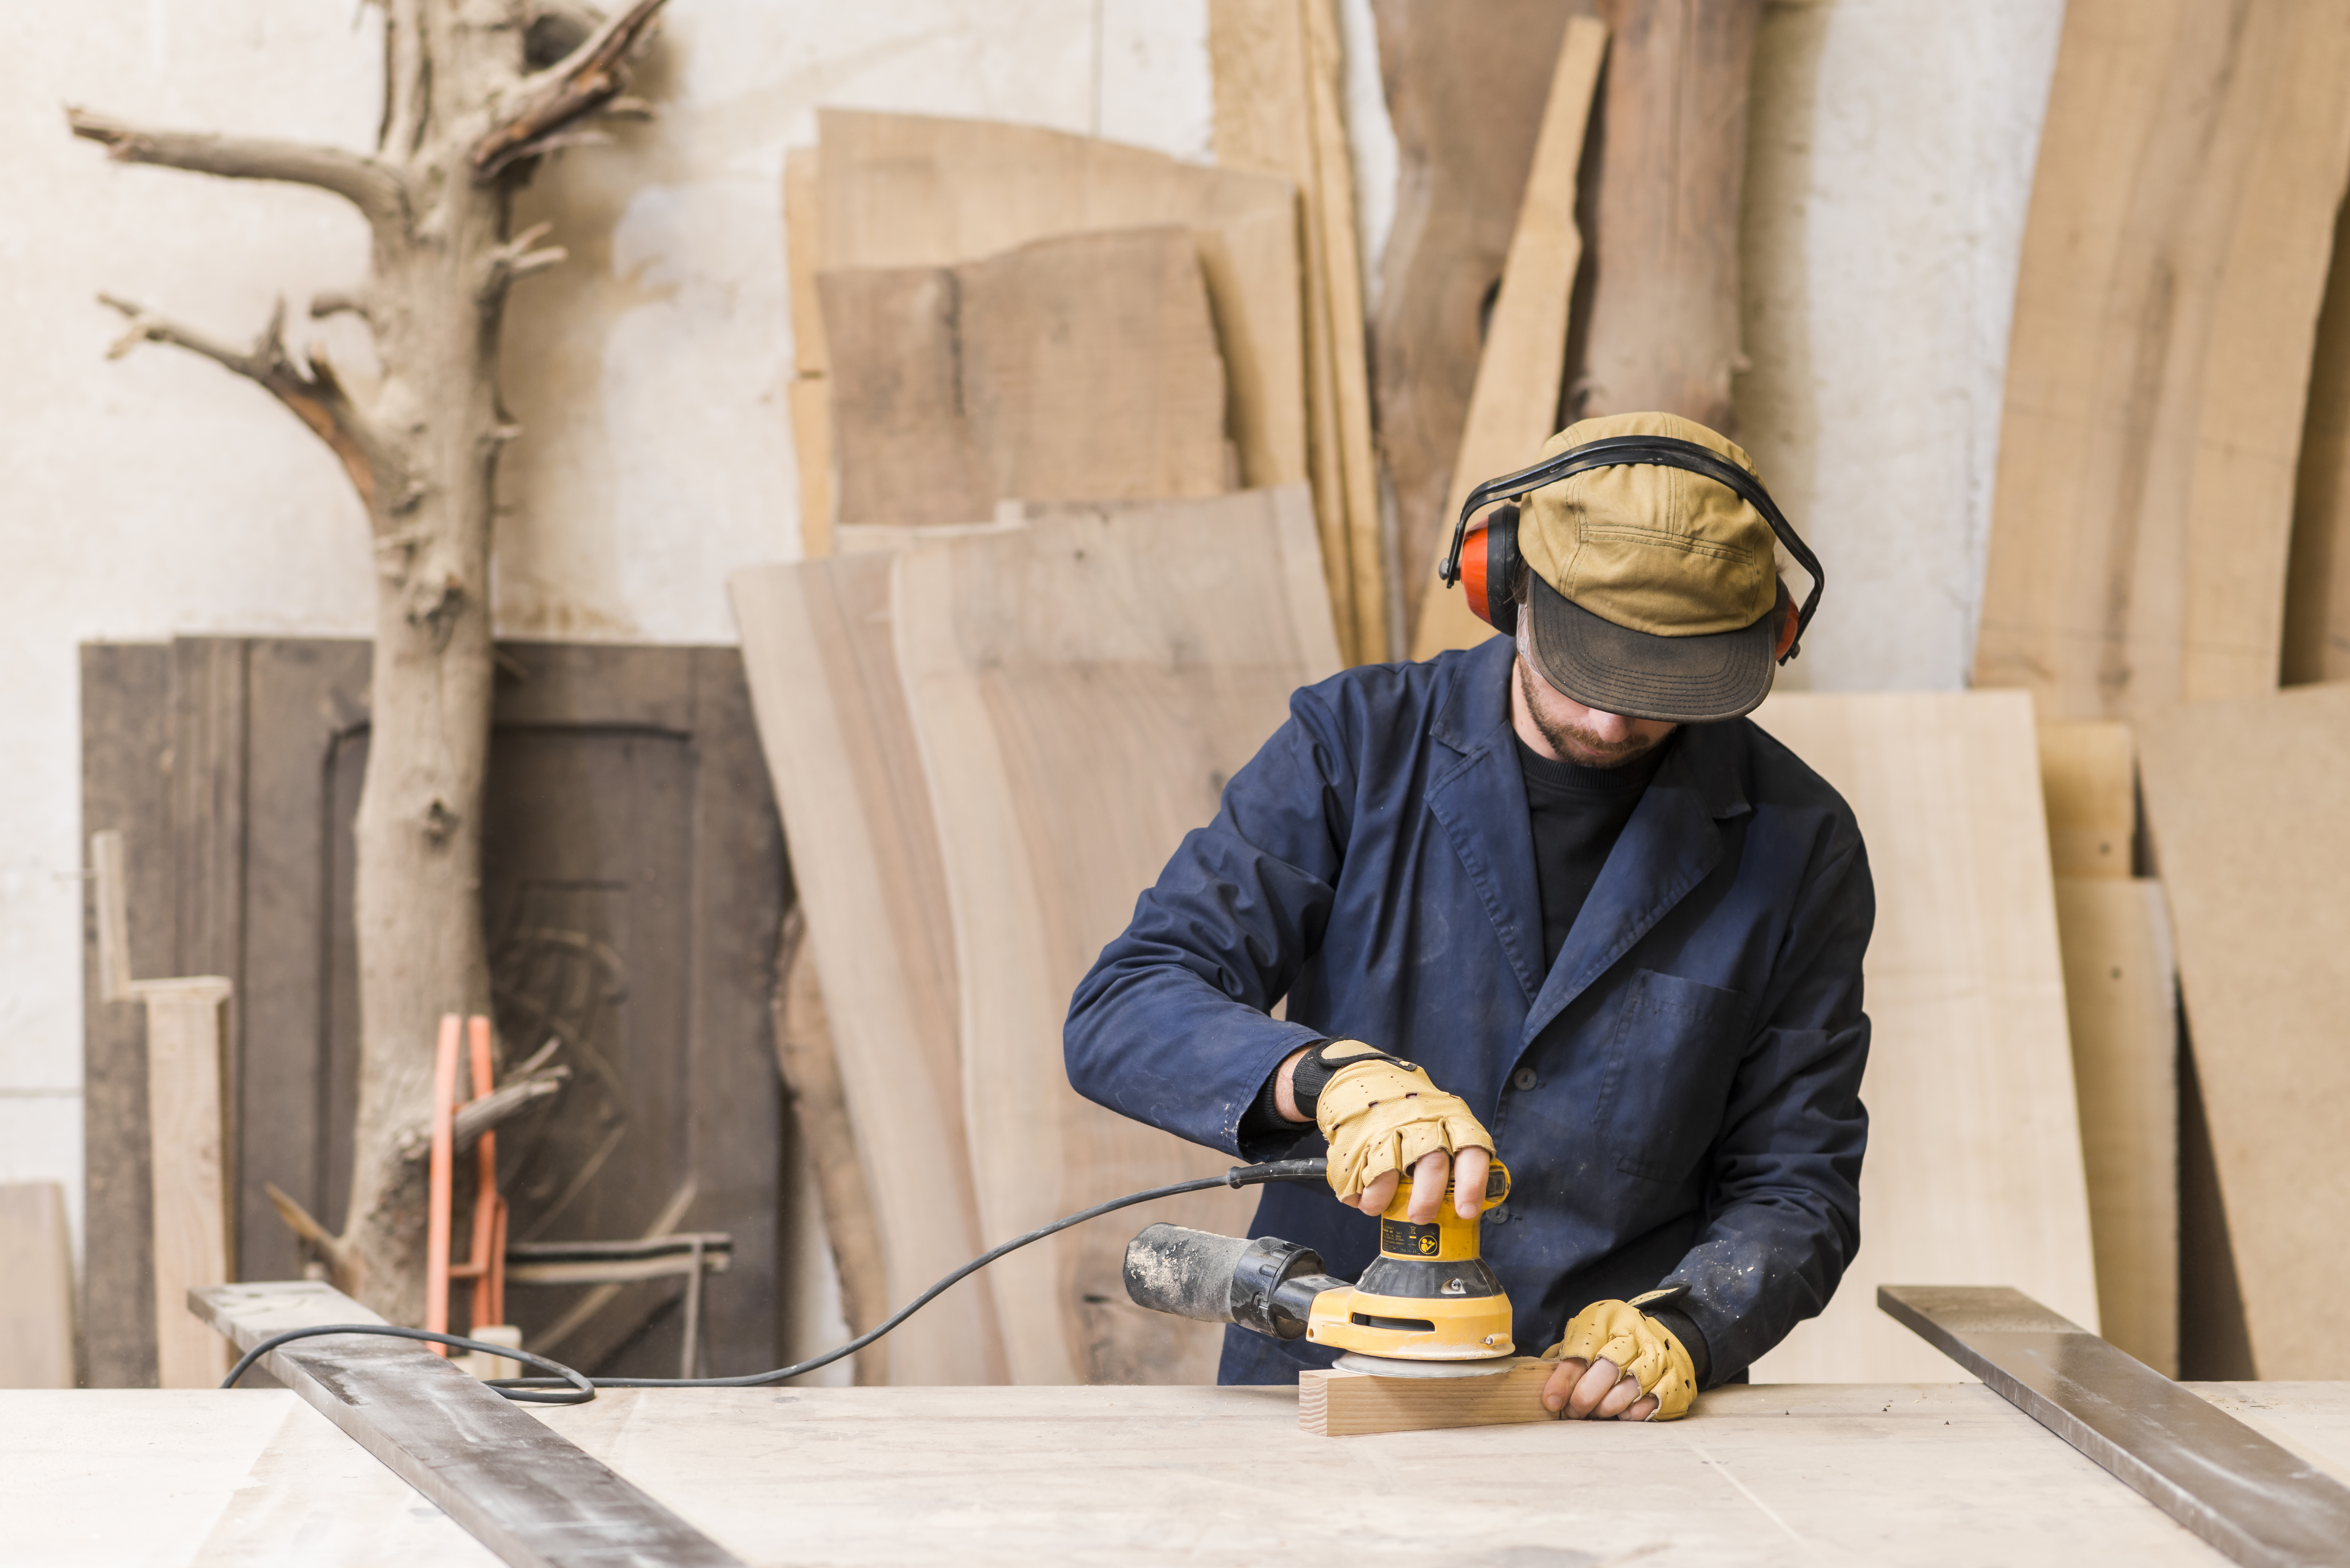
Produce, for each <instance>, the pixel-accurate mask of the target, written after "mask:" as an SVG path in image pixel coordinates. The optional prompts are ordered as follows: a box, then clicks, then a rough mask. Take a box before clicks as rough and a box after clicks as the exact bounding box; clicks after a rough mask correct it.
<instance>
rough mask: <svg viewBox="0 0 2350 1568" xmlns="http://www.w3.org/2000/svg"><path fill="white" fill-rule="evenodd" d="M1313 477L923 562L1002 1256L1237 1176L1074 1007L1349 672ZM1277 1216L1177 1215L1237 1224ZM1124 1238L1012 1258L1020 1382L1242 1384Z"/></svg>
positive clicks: (1179, 1204)
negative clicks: (1046, 1234) (1323, 692)
mask: <svg viewBox="0 0 2350 1568" xmlns="http://www.w3.org/2000/svg"><path fill="white" fill-rule="evenodd" d="M1321 584H1322V578H1321V561H1320V559H1319V556H1318V552H1317V551H1316V549H1315V534H1314V524H1313V513H1312V510H1311V501H1310V498H1309V496H1308V494H1307V493H1306V491H1305V489H1304V488H1303V487H1302V486H1295V485H1293V486H1288V487H1284V489H1281V490H1277V491H1272V492H1263V491H1256V492H1248V493H1242V494H1239V495H1234V496H1229V497H1223V498H1220V499H1216V500H1211V501H1203V502H1193V503H1189V504H1164V505H1159V506H1149V507H1136V508H1132V509H1127V510H1122V511H1120V512H1118V513H1117V514H1103V515H1098V516H1095V517H1089V518H1072V519H1055V520H1050V521H1039V522H1036V523H1033V524H1030V525H1029V526H1028V527H1027V528H1026V529H1025V530H1022V531H1019V532H1014V533H1005V534H1000V535H993V536H987V535H973V536H969V537H965V538H962V539H956V540H950V541H947V542H944V543H941V544H936V545H927V546H925V547H923V548H920V549H917V550H911V551H909V552H907V553H906V554H904V555H902V556H898V557H897V558H896V561H895V566H894V571H893V576H892V580H891V589H890V606H891V611H890V613H891V617H892V619H893V620H894V622H895V625H896V630H897V639H898V660H899V671H900V675H901V679H902V680H903V682H904V686H905V691H906V697H907V705H908V707H909V709H910V711H911V713H912V715H913V722H914V729H915V732H916V733H917V735H918V736H919V737H920V743H921V754H922V764H923V769H924V772H925V774H927V776H928V778H929V780H930V794H931V804H932V808H933V810H934V811H935V812H936V814H937V821H938V824H939V844H940V850H941V860H942V863H943V865H944V867H945V872H946V893H947V898H946V907H947V909H949V910H950V911H951V915H952V920H953V931H954V946H955V962H956V969H957V971H958V973H959V975H960V977H961V1012H960V1020H961V1022H960V1028H959V1034H960V1039H961V1043H962V1087H963V1098H964V1104H965V1106H966V1108H967V1109H966V1125H967V1127H968V1128H969V1132H970V1137H971V1153H972V1172H973V1174H974V1176H975V1178H976V1183H977V1189H978V1195H979V1207H980V1213H981V1216H982V1220H983V1229H984V1231H985V1234H986V1236H987V1239H988V1240H989V1241H1003V1240H1005V1239H1008V1238H1009V1237H1011V1236H1013V1235H1015V1234H1017V1233H1019V1232H1020V1231H1026V1230H1029V1229H1031V1228H1033V1227H1035V1226H1036V1225H1039V1224H1042V1223H1044V1222H1045V1221H1046V1220H1051V1219H1053V1218H1055V1217H1056V1216H1058V1215H1061V1214H1066V1213H1067V1212H1069V1211H1071V1210H1075V1209H1078V1208H1082V1207H1084V1206H1086V1205H1088V1204H1092V1203H1097V1202H1100V1201H1101V1200H1102V1199H1106V1198H1110V1197H1114V1196H1116V1195H1118V1194H1119V1193H1122V1192H1129V1191H1133V1190H1135V1189H1139V1188H1143V1187H1149V1186H1155V1185H1158V1184H1160V1183H1163V1182H1171V1181H1179V1180H1185V1179H1191V1178H1193V1177H1198V1176H1202V1175H1210V1174H1214V1173H1216V1172H1218V1171H1221V1170H1222V1168H1225V1167H1226V1166H1227V1165H1229V1164H1230V1161H1229V1160H1228V1159H1226V1158H1224V1157H1223V1156H1222V1155H1220V1154H1218V1153H1216V1152H1214V1151H1211V1150H1209V1149H1205V1148H1201V1147H1194V1146H1191V1145H1188V1144H1185V1143H1182V1142H1180V1141H1179V1140H1178V1139H1176V1138H1174V1137H1170V1136H1169V1135H1168V1134H1165V1133H1161V1132H1159V1131H1157V1130H1155V1129H1153V1128H1150V1127H1145V1126H1143V1125H1142V1124H1140V1123H1138V1122H1132V1121H1128V1120H1126V1119H1125V1118H1123V1117H1121V1116H1116V1115H1114V1114H1113V1113H1111V1112H1109V1111H1107V1110H1105V1109H1104V1108H1102V1107H1101V1106H1096V1105H1094V1104H1092V1103H1091V1102H1089V1101H1087V1100H1084V1099H1081V1098H1080V1097H1079V1096H1077V1095H1076V1091H1074V1090H1073V1089H1071V1088H1070V1087H1069V1085H1068V1079H1067V1076H1066V1072H1065V1070H1064V1067H1063V1064H1062V1054H1061V1026H1062V1022H1063V1020H1064V1018H1065V1016H1066V1012H1067V1011H1068V998H1069V994H1070V992H1072V991H1073V990H1074V989H1075V988H1076V983H1077V981H1078V980H1079V979H1080V978H1082V977H1083V975H1084V973H1085V971H1087V968H1088V967H1090V966H1091V964H1092V962H1093V961H1094V958H1095V956H1096V955H1097V953H1098V952H1099V951H1100V950H1101V948H1102V946H1103V945H1104V944H1105V943H1106V942H1107V941H1108V940H1110V939H1111V938H1113V937H1115V936H1116V935H1117V934H1118V932H1119V931H1120V930H1121V929H1124V928H1125V926H1126V924H1127V922H1128V919H1130V918H1131V916H1132V914H1133V909H1134V899H1135V896H1136V894H1137V892H1138V891H1139V889H1141V888H1145V887H1148V886H1149V884H1150V883H1151V882H1153V881H1154V880H1155V879H1156V878H1157V877H1158V875H1159V870H1160V869H1161V867H1163V866H1164V864H1165V862H1166V860H1167V857H1168V856H1169V855H1170V854H1171V853H1172V852H1173V850H1174V848H1175V846H1176V845H1177V844H1178V843H1179V842H1180V839H1181V838H1182V836H1183V835H1184V834H1185V833H1186V832H1188V831H1190V830H1191V829H1192V828H1195V827H1198V826H1201V824H1203V823H1205V822H1207V821H1208V820H1209V819H1210V817H1211V816H1212V815H1214V813H1215V810H1216V806H1217V801H1218V799H1219V797H1220V795H1221V793H1222V787H1223V784H1224V782H1225V781H1226V780H1227V779H1229V778H1230V777H1231V776H1232V774H1234V773H1235V772H1237V771H1238V770H1239V768H1240V767H1241V766H1242V764H1243V763H1246V762H1247V761H1248V759H1249V758H1250V757H1251V756H1252V755H1253V754H1254V753H1255V752H1256V749H1257V748H1258V746H1259V745H1260V744H1261V743H1262V742H1263V741H1264V739H1265V738H1266V737H1267V736H1268V735H1270V734H1271V733H1272V732H1274V729H1275V728H1276V727H1278V726H1279V724H1280V723H1281V722H1282V721H1283V719H1284V716H1285V714H1286V711H1287V704H1288V699H1289V695H1290V693H1291V692H1292V691H1294V690H1295V688H1296V687H1298V686H1300V685H1303V684H1305V683H1307V682H1309V681H1313V680H1321V679H1322V678H1324V677H1325V676H1326V675H1328V674H1330V673H1332V672H1333V671H1335V670H1336V668H1337V645H1336V638H1335V634H1334V632H1333V629H1332V627H1331V622H1330V618H1329V610H1328V607H1327V603H1328V601H1327V599H1326V597H1325V595H1324V592H1323V589H1322V586H1321ZM1249 1208H1250V1204H1249V1202H1248V1200H1247V1199H1244V1198H1242V1197H1240V1196H1239V1195H1236V1194H1231V1193H1224V1192H1214V1193H1206V1194H1195V1195H1192V1196H1191V1197H1189V1198H1186V1199H1180V1200H1175V1201H1172V1202H1170V1203H1168V1204H1166V1205H1164V1206H1163V1207H1161V1208H1160V1209H1157V1210H1154V1215H1155V1216H1156V1217H1158V1218H1161V1219H1165V1220H1170V1222H1173V1223H1178V1224H1187V1225H1192V1226H1197V1227H1201V1228H1203V1229H1208V1230H1218V1231H1226V1232H1230V1231H1232V1228H1233V1227H1235V1226H1244V1225H1245V1224H1246V1216H1247V1213H1248V1211H1249ZM1124 1247H1125V1237H1124V1233H1122V1232H1120V1231H1118V1228H1117V1227H1115V1226H1108V1227H1105V1226H1088V1227H1083V1228H1080V1229H1079V1230H1077V1231H1072V1232H1069V1233H1067V1234H1066V1235H1065V1236H1061V1237H1055V1238H1054V1239H1052V1240H1050V1241H1045V1242H1040V1243H1038V1244H1037V1245H1035V1246H1032V1247H1030V1248H1027V1249H1026V1250H1024V1251H1021V1252H1019V1253H1016V1254H1014V1256H1012V1257H1010V1258H1007V1259H1005V1260H1004V1261H1003V1262H1000V1263H997V1264H995V1265H994V1266H993V1268H991V1269H990V1270H989V1271H988V1284H989V1287H990V1289H991V1291H992V1293H993V1295H994V1298H995V1301H996V1303H997V1309H998V1314H999V1317H1000V1319H1001V1321H1002V1323H1003V1333H1004V1345H1005V1349H1006V1354H1007V1360H1008V1364H1009V1366H1010V1369H1011V1373H1012V1376H1013V1378H1014V1381H1015V1382H1020V1383H1072V1382H1184V1381H1202V1380H1206V1379H1209V1378H1211V1377H1212V1376H1214V1369H1215V1365H1216V1355H1217V1345H1218V1343H1219V1335H1218V1331H1217V1330H1216V1329H1214V1328H1213V1327H1211V1326H1207V1325H1201V1324H1192V1323H1189V1322H1187V1321H1185V1320H1183V1319H1180V1318H1175V1317H1171V1316H1167V1315H1163V1314H1154V1313H1149V1312H1147V1311H1145V1310H1143V1309H1141V1308H1139V1307H1134V1306H1131V1305H1130V1304H1128V1301H1127V1297H1126V1291H1125V1284H1124V1279H1123V1275H1122V1272H1121V1267H1120V1261H1121V1258H1122V1255H1123V1251H1124Z"/></svg>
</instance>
